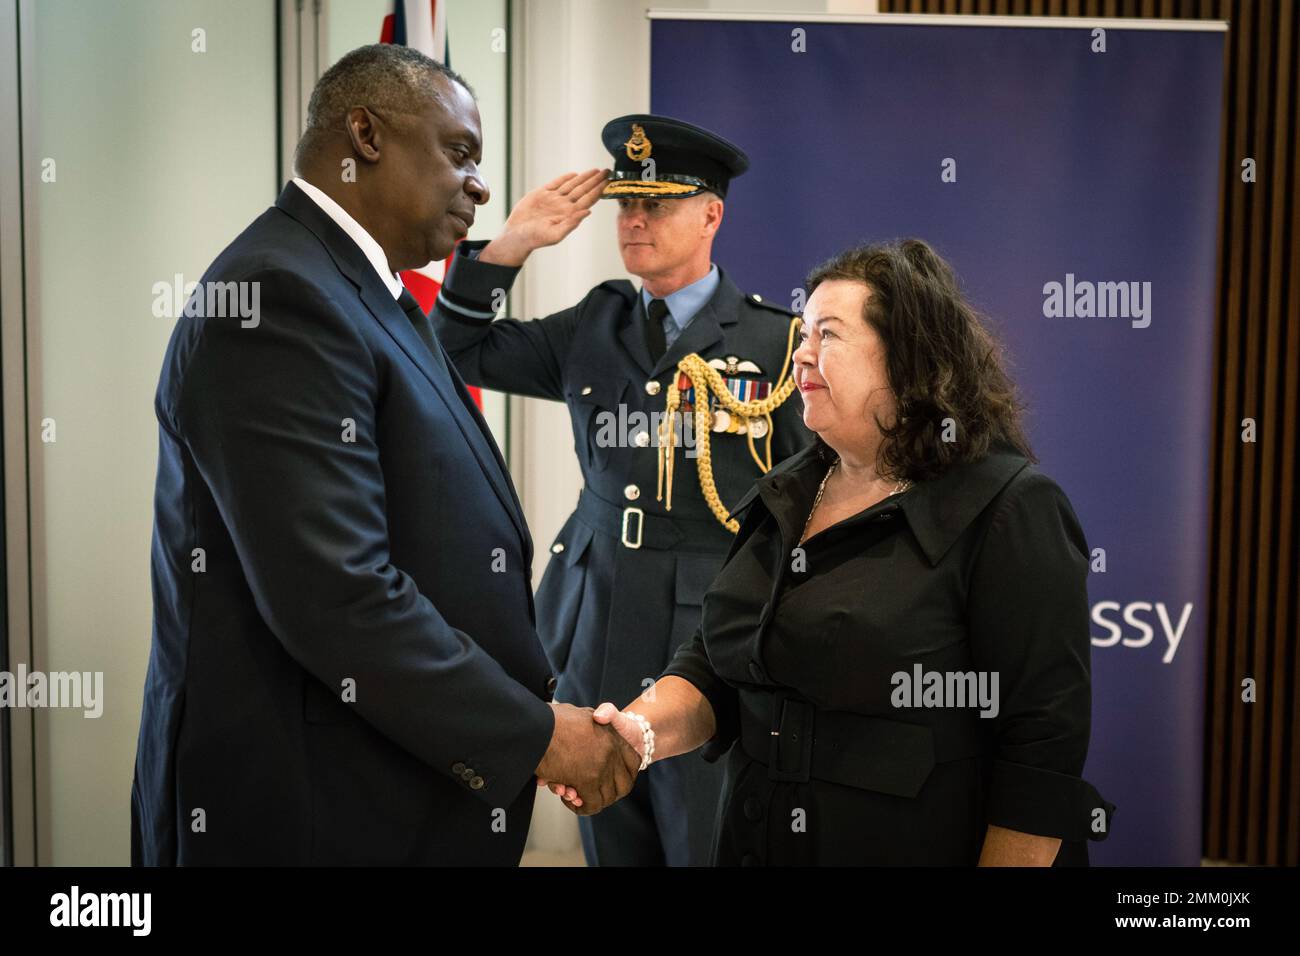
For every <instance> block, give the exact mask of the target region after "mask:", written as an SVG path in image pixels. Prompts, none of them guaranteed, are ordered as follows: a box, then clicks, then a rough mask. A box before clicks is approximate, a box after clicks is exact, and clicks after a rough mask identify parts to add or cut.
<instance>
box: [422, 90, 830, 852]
mask: <svg viewBox="0 0 1300 956" xmlns="http://www.w3.org/2000/svg"><path fill="white" fill-rule="evenodd" d="M601 138H602V140H603V142H604V145H605V148H606V149H608V150H609V152H610V153H611V154H612V155H613V157H614V168H613V171H612V175H611V174H609V172H608V171H605V170H592V171H590V172H588V173H585V174H582V175H575V174H570V175H567V176H562V177H560V178H559V179H556V180H555V181H553V182H551V183H549V184H547V185H546V186H544V187H542V188H540V189H537V190H534V191H533V192H531V193H529V194H528V195H527V196H525V197H524V198H523V199H522V200H521V201H520V202H519V204H518V205H517V206H516V207H515V209H514V210H513V211H512V213H511V215H510V217H509V219H508V221H507V222H506V224H505V227H504V229H503V231H502V233H501V235H499V236H498V237H497V238H496V239H494V240H492V241H491V242H489V243H486V244H485V243H483V242H466V243H462V244H461V246H460V247H459V249H458V251H457V256H456V258H455V260H454V261H453V263H452V265H451V268H450V269H449V270H448V273H447V275H446V278H445V281H444V283H443V287H442V292H441V294H440V295H439V297H438V301H437V305H436V306H435V308H434V311H433V316H432V318H433V324H434V327H435V328H436V329H437V332H438V335H439V336H440V337H441V340H442V342H443V344H444V346H445V347H446V349H447V352H448V354H449V355H450V356H451V357H452V359H453V360H454V361H455V363H456V366H457V368H458V369H459V371H460V373H461V375H462V376H463V377H464V379H465V381H467V382H470V383H471V384H474V385H480V386H484V387H487V388H493V389H498V390H500V391H505V392H513V393H516V394H520V395H529V396H533V397H535V398H548V399H553V400H555V401H563V402H565V403H566V404H567V405H568V407H569V412H570V415H571V416H572V419H573V437H574V446H575V450H576V451H577V454H578V459H579V462H580V464H581V468H582V476H583V483H584V487H583V489H582V493H581V494H580V496H579V498H578V505H577V509H576V510H575V511H574V513H573V514H572V515H571V516H570V518H569V519H568V521H567V522H566V523H565V525H564V527H563V528H562V529H561V530H560V533H559V535H558V536H557V537H556V539H555V542H554V543H553V544H552V545H551V555H552V557H551V560H550V563H549V565H548V566H547V569H546V573H545V574H544V575H543V577H542V582H541V585H540V587H539V588H538V591H537V628H538V633H539V635H540V637H541V639H542V642H543V644H544V645H545V647H546V650H547V653H548V655H549V656H550V658H551V664H552V666H553V667H554V668H555V670H556V673H557V674H558V675H559V681H558V686H557V688H556V694H555V697H556V700H560V701H566V702H574V703H578V704H581V705H592V706H594V705H595V704H598V703H600V702H601V701H606V700H613V701H624V700H631V699H632V698H633V697H635V696H636V695H637V694H638V693H641V692H642V691H643V690H645V689H646V688H648V687H650V686H651V685H653V683H654V679H655V677H656V676H657V675H659V674H660V673H662V671H663V669H664V668H665V667H666V666H667V664H668V662H669V660H670V659H671V658H672V656H673V653H674V651H675V650H676V648H677V647H678V645H680V644H682V643H683V642H685V641H687V640H689V639H690V638H691V637H692V636H693V634H694V632H695V630H696V628H697V627H698V625H699V621H700V605H701V601H702V599H703V597H704V593H705V590H706V589H707V588H708V586H709V584H710V583H711V582H712V580H713V577H714V575H715V574H716V572H717V571H718V569H719V568H720V566H721V564H722V561H723V559H724V558H725V556H726V553H727V550H728V549H729V548H730V546H731V542H732V538H733V534H734V522H732V523H731V527H730V528H729V527H728V526H727V524H726V522H727V519H728V512H727V509H728V508H729V507H731V506H734V505H735V504H736V503H737V502H738V501H740V499H741V497H742V496H743V495H744V494H745V492H746V491H747V490H748V489H749V487H750V485H751V484H753V482H754V480H755V479H756V478H758V477H759V476H760V475H761V474H762V473H763V470H764V468H770V467H771V466H772V465H774V464H776V463H777V462H779V461H781V460H782V459H784V458H786V457H788V456H790V455H793V454H795V453H796V452H798V451H800V450H801V449H803V448H804V447H805V446H807V445H808V444H810V443H811V441H812V434H811V432H809V431H808V430H807V429H806V428H805V427H804V425H803V421H802V417H801V409H800V408H799V405H800V404H801V403H800V402H797V401H793V400H792V401H789V402H783V399H784V397H787V396H788V395H789V394H790V390H791V387H792V383H790V382H788V381H787V380H788V379H789V377H790V376H789V368H790V352H791V350H792V347H793V346H792V341H793V330H792V328H791V320H792V319H793V315H792V313H791V312H790V311H789V310H787V309H784V308H782V307H780V306H779V305H776V304H774V303H770V302H766V301H764V300H763V299H762V298H761V297H760V296H758V295H746V294H744V293H742V292H741V291H740V290H739V289H738V288H737V287H736V286H735V284H734V283H733V282H732V281H731V279H730V278H728V276H727V274H726V272H725V271H724V270H723V269H721V268H720V267H719V266H717V265H716V264H714V263H713V261H712V258H711V251H712V246H713V238H714V236H715V234H716V233H717V230H718V227H719V226H720V225H721V224H722V215H723V208H724V206H723V199H724V197H725V196H726V194H727V186H728V183H729V182H730V181H731V179H732V178H733V177H735V176H739V175H740V174H741V173H743V172H744V171H745V170H746V168H748V165H749V161H748V158H747V157H746V156H745V154H744V153H743V152H742V151H741V150H740V149H739V148H737V147H736V146H734V145H732V144H731V143H729V142H727V141H726V140H725V139H723V138H722V137H721V136H717V135H715V134H713V133H711V132H709V131H708V130H704V129H701V128H699V127H697V126H692V125H691V124H689V123H684V122H682V121H680V120H676V119H671V118H669V117H665V116H651V115H637V116H623V117H620V118H618V119H616V120H612V121H611V122H609V123H608V124H607V125H606V126H605V128H604V130H603V132H602V134H601ZM598 198H609V199H614V200H616V201H617V202H618V204H619V211H618V244H619V251H620V252H621V253H622V256H623V263H624V265H625V266H626V268H627V270H628V272H630V273H632V274H633V275H635V276H637V277H639V278H640V280H641V288H640V289H636V288H634V287H633V285H632V284H631V283H630V282H628V281H627V280H625V279H620V280H612V281H608V282H603V283H601V284H600V285H598V286H596V288H594V289H592V290H591V291H590V292H589V293H588V294H587V295H586V297H585V298H583V299H582V301H581V302H579V303H578V304H577V305H574V306H572V307H570V308H567V309H564V310H563V311H561V312H557V313H555V314H554V315H550V316H547V317H545V318H542V319H536V320H533V321H518V320H515V319H498V320H496V321H492V320H493V317H494V311H493V310H494V308H495V307H496V306H497V305H499V302H500V296H501V294H502V291H503V290H508V289H509V288H510V286H511V284H512V283H513V281H514V279H515V275H516V274H517V272H518V270H519V267H520V266H521V265H522V264H523V262H524V260H525V259H526V258H527V257H528V255H529V254H530V253H531V252H532V251H533V249H536V248H540V247H541V246H544V245H551V244H553V243H555V242H558V241H559V240H560V239H562V238H563V237H564V236H565V235H567V234H568V233H569V232H570V231H572V229H573V228H575V227H576V226H577V224H578V222H580V221H581V220H582V219H583V218H585V216H586V215H587V214H588V211H589V209H590V207H591V206H592V205H594V203H595V201H596V200H597V199H598ZM693 354H694V355H697V356H698V359H694V360H688V361H687V362H685V363H683V359H686V358H687V357H688V356H691V355H693ZM679 363H683V364H684V365H686V366H687V371H681V370H679V368H678V365H679ZM670 399H671V402H672V404H673V405H674V406H675V414H673V415H672V416H671V417H667V418H664V417H662V416H664V413H665V411H666V409H667V407H668V405H669V401H670ZM697 412H698V413H699V414H696V413H697ZM697 423H699V424H702V425H703V426H704V427H703V428H702V429H701V428H697V427H694V426H695V425H696V424H697ZM706 440H707V441H706ZM706 445H707V453H706ZM721 778H722V771H721V767H720V765H718V764H714V763H708V762H706V761H704V759H703V758H702V757H700V756H699V755H698V753H694V754H687V755H684V756H680V757H674V758H671V759H668V760H664V761H662V762H657V763H652V764H651V765H650V766H649V768H647V770H646V771H645V772H644V773H642V774H641V775H640V776H639V777H638V779H637V782H636V786H635V788H634V790H633V792H632V793H631V795H629V796H628V797H627V798H626V799H624V800H622V801H621V802H619V803H617V804H614V805H613V806H612V807H610V808H609V809H607V810H605V811H604V812H603V813H601V814H600V815H598V816H585V817H580V818H579V826H580V828H581V831H582V843H583V849H584V852H585V854H586V858H587V862H588V864H589V865H592V866H597V865H602V866H610V865H615V866H618V865H625V866H626V865H661V864H668V865H671V866H680V865H706V864H707V863H708V862H709V853H710V849H711V838H712V829H713V822H714V816H715V813H716V810H717V804H718V794H719V791H720V788H721Z"/></svg>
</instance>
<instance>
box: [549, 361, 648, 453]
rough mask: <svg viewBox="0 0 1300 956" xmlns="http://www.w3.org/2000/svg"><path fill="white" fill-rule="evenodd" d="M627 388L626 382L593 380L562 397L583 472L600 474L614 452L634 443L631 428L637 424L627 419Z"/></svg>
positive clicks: (574, 385)
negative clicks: (567, 408)
mask: <svg viewBox="0 0 1300 956" xmlns="http://www.w3.org/2000/svg"><path fill="white" fill-rule="evenodd" d="M627 388H628V383H627V382H626V381H621V382H616V381H611V380H608V379H594V380H590V381H580V382H576V383H574V384H573V385H570V386H569V389H568V391H567V392H566V393H565V402H566V404H567V405H568V406H569V415H570V417H571V418H572V419H573V450H574V451H575V452H577V454H578V460H579V462H581V463H582V467H583V470H584V471H604V470H605V469H606V468H608V467H609V463H610V460H611V457H612V455H613V450H614V449H615V448H619V447H622V446H624V445H627V444H629V443H633V442H634V441H635V437H634V436H633V435H632V434H631V433H632V432H633V431H635V430H637V429H636V428H634V427H633V426H639V425H641V423H639V422H637V421H635V420H631V419H630V418H629V412H628V411H627V409H626V406H625V405H624V398H625V396H626V394H627ZM643 427H646V428H648V425H645V426H643ZM625 432H626V434H625Z"/></svg>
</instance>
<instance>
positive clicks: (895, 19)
mask: <svg viewBox="0 0 1300 956" xmlns="http://www.w3.org/2000/svg"><path fill="white" fill-rule="evenodd" d="M646 16H647V17H648V18H649V19H651V20H751V21H759V22H767V23H875V24H883V25H886V26H942V27H1031V28H1032V27H1036V28H1039V29H1049V30H1061V29H1067V30H1068V29H1073V30H1093V29H1096V28H1097V27H1101V28H1103V29H1106V30H1179V31H1187V32H1199V33H1224V32H1226V31H1227V29H1228V21H1227V20H1151V19H1141V18H1134V19H1131V20H1129V19H1124V18H1122V17H1102V18H1098V19H1088V18H1086V17H1004V16H973V15H971V14H956V13H952V14H950V13H875V14H871V13H864V14H856V15H855V14H843V13H726V12H724V13H719V12H715V11H710V10H647V11H646Z"/></svg>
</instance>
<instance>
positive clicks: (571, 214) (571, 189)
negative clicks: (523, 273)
mask: <svg viewBox="0 0 1300 956" xmlns="http://www.w3.org/2000/svg"><path fill="white" fill-rule="evenodd" d="M608 178H609V171H608V170H605V169H589V170H587V172H585V173H565V174H564V175H563V176H557V177H556V178H555V179H552V180H551V181H550V182H549V183H547V184H546V185H545V186H539V187H537V188H536V189H534V190H533V191H532V192H530V193H528V194H527V195H525V196H524V197H523V198H522V199H520V200H519V202H517V203H515V208H514V209H512V210H511V211H510V218H509V219H507V220H506V224H505V226H504V227H502V230H501V235H499V236H497V237H496V238H495V239H493V240H492V241H491V242H489V243H488V244H487V245H486V246H484V247H483V250H482V251H481V252H480V253H479V254H478V258H479V261H480V262H493V263H496V264H498V265H503V266H521V265H523V264H524V260H525V259H527V258H528V257H529V256H530V255H531V254H532V252H533V250H535V249H540V248H542V247H543V246H553V245H555V244H556V243H557V242H559V241H560V240H561V239H563V238H564V237H565V236H567V235H568V234H569V233H571V232H573V230H575V229H577V228H578V223H580V222H582V220H584V219H586V218H587V217H588V216H590V215H591V207H592V206H594V205H595V204H596V201H597V200H598V199H600V194H601V193H602V192H603V191H604V189H605V180H606V179H608Z"/></svg>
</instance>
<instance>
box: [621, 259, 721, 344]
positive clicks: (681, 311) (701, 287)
mask: <svg viewBox="0 0 1300 956" xmlns="http://www.w3.org/2000/svg"><path fill="white" fill-rule="evenodd" d="M721 281H722V279H721V277H720V276H719V275H718V267H717V266H715V265H711V266H709V272H708V274H707V275H706V276H704V278H702V279H696V280H695V281H694V282H692V283H691V284H690V285H688V286H683V287H682V288H680V289H678V290H677V291H676V292H674V293H673V294H672V295H669V296H667V297H666V298H665V299H664V302H665V303H667V305H668V314H667V315H666V316H664V342H665V343H666V344H667V345H668V347H669V348H671V347H672V344H673V342H675V341H677V337H678V336H679V335H681V334H682V333H683V332H685V331H686V326H688V325H690V324H691V319H693V318H695V315H696V313H698V312H699V311H700V309H702V308H704V304H705V303H706V302H708V301H709V300H710V299H711V298H713V293H715V292H717V291H718V283H719V282H721ZM653 298H654V296H652V295H651V294H650V293H649V292H647V291H646V290H645V289H644V288H642V290H641V304H642V305H643V306H644V307H645V308H647V309H648V308H649V307H650V300H651V299H653Z"/></svg>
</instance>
